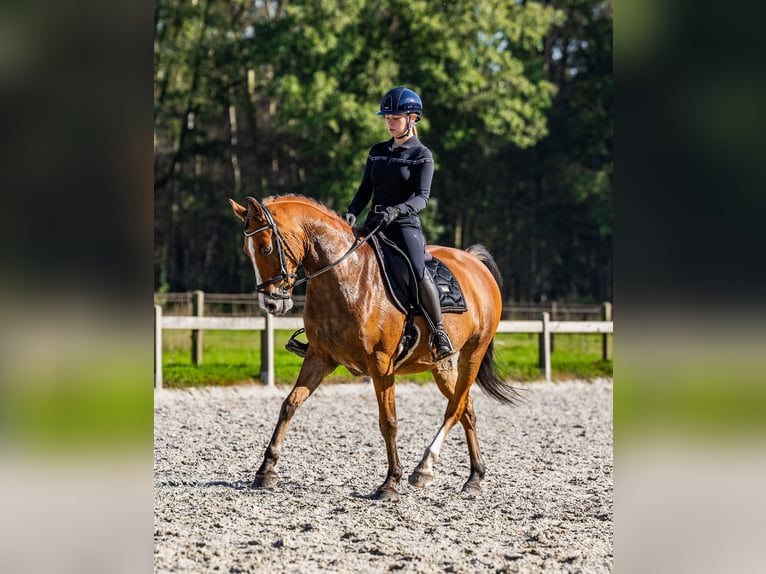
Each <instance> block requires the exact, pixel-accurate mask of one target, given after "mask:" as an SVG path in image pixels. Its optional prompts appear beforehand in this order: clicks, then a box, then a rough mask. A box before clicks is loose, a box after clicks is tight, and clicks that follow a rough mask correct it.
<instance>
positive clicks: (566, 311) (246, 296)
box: [154, 291, 605, 321]
mask: <svg viewBox="0 0 766 574" xmlns="http://www.w3.org/2000/svg"><path fill="white" fill-rule="evenodd" d="M200 294H202V297H203V301H204V303H203V306H204V311H205V312H206V313H205V314H211V315H253V314H256V313H259V312H260V309H259V308H258V299H257V297H256V296H255V294H253V293H206V292H204V293H203V292H202V291H186V292H180V293H155V294H154V304H155V305H161V306H162V308H163V311H164V312H165V313H166V314H172V315H193V314H194V311H195V310H194V306H195V300H196V299H197V298H198V297H199V296H200ZM305 299H306V298H305V296H303V295H294V296H293V302H294V303H295V306H294V307H293V311H292V312H291V316H297V317H300V316H301V314H302V311H303V304H304V302H305ZM604 305H605V304H604V303H601V304H582V303H567V302H563V303H562V302H558V301H551V302H547V303H513V304H506V305H504V306H503V316H502V318H503V319H505V320H525V319H537V318H539V317H540V314H541V313H545V312H548V313H550V314H551V319H552V320H556V319H559V320H566V321H572V320H574V321H577V320H591V319H594V320H595V319H600V318H603V308H604Z"/></svg>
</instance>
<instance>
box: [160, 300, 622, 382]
mask: <svg viewBox="0 0 766 574" xmlns="http://www.w3.org/2000/svg"><path fill="white" fill-rule="evenodd" d="M610 307H611V306H610ZM609 310H611V309H610V308H609ZM607 315H609V318H611V316H610V315H611V314H610V313H607ZM302 327H303V318H302V317H274V316H273V315H265V316H261V317H221V316H217V317H204V316H188V315H187V316H178V315H168V316H164V315H163V313H162V307H161V306H160V305H155V306H154V338H155V346H154V386H155V387H157V388H161V387H162V331H163V330H164V329H183V330H191V331H192V332H193V333H198V335H197V337H192V355H193V357H194V360H195V363H196V364H201V360H202V357H201V331H203V330H205V329H217V330H218V329H220V330H236V331H261V369H260V378H261V380H262V381H263V382H265V383H266V384H267V385H273V384H274V331H275V330H295V329H300V328H302ZM497 332H498V333H531V334H535V333H536V334H538V335H539V337H540V338H539V355H540V370H541V371H542V373H543V374H544V376H545V380H546V381H550V380H551V353H552V351H553V347H552V344H551V343H552V335H553V334H555V333H568V334H571V333H597V334H602V335H603V346H602V354H603V357H604V359H610V358H611V357H612V346H611V339H612V337H611V336H612V335H613V333H614V322H613V321H611V320H603V321H551V320H550V313H548V312H544V313H542V317H541V319H540V320H536V321H508V320H503V321H500V324H499V326H498V329H497Z"/></svg>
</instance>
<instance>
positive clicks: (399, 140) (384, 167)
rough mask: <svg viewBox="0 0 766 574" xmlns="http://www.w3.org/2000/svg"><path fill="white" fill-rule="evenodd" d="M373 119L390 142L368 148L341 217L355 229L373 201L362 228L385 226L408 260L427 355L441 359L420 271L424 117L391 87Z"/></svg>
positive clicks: (434, 315)
mask: <svg viewBox="0 0 766 574" xmlns="http://www.w3.org/2000/svg"><path fill="white" fill-rule="evenodd" d="M377 114H378V115H382V116H383V117H384V118H385V120H386V127H387V128H388V132H389V133H390V134H391V136H392V137H391V139H390V140H388V141H384V142H380V143H377V144H375V145H374V146H372V148H371V149H370V153H369V155H368V156H367V164H366V166H365V168H364V175H363V176H362V182H361V184H360V185H359V189H358V190H357V192H356V195H355V196H354V199H353V200H352V201H351V204H350V205H349V206H348V210H347V212H346V214H345V215H344V216H343V219H345V220H346V222H347V223H348V224H349V225H352V226H353V225H354V223H355V222H356V216H357V215H359V213H361V211H362V210H363V209H364V208H365V206H366V205H367V204H368V203H369V201H370V199H372V209H370V212H369V214H368V216H367V220H366V221H365V224H364V225H363V227H364V228H374V227H376V226H377V225H378V223H381V224H382V227H385V228H386V237H387V238H389V239H390V240H391V241H393V242H394V243H395V244H396V245H397V246H398V247H399V248H400V249H401V250H402V251H403V252H404V253H405V254H406V255H407V256H408V257H409V260H410V262H411V264H412V268H413V270H414V271H415V275H416V278H417V281H418V292H419V295H420V303H421V305H422V307H423V311H424V313H426V315H427V317H426V318H427V319H428V323H429V325H430V326H431V330H432V333H431V339H430V344H431V352H432V354H433V356H434V360H436V361H440V360H442V359H444V358H446V357H448V356H449V355H451V354H453V353H454V352H455V350H454V348H453V347H452V342H451V341H450V338H449V335H447V332H446V331H445V330H444V323H443V322H442V313H441V306H440V304H439V294H438V292H437V290H436V286H435V285H434V283H433V280H432V279H431V276H430V274H428V273H426V272H425V246H426V242H425V238H424V237H423V232H422V230H421V227H420V218H419V217H418V213H420V212H421V211H422V210H423V209H424V208H425V207H426V204H427V203H428V198H429V196H430V195H431V180H432V179H433V175H434V163H433V156H432V155H431V150H429V149H428V148H427V147H426V146H424V145H423V144H422V143H420V140H419V139H418V135H417V129H416V127H415V124H416V123H417V122H418V121H420V117H421V115H422V114H423V102H422V101H421V99H420V96H418V95H417V94H416V93H415V92H413V91H412V90H410V89H407V88H404V87H398V88H393V89H392V90H389V92H388V93H386V95H385V96H384V97H383V101H382V102H381V104H380V111H378V112H377Z"/></svg>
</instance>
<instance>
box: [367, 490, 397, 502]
mask: <svg viewBox="0 0 766 574" xmlns="http://www.w3.org/2000/svg"><path fill="white" fill-rule="evenodd" d="M372 499H373V500H383V501H390V502H398V501H399V493H398V492H397V491H396V490H395V489H393V488H383V487H381V488H379V489H378V490H376V491H375V494H373V495H372Z"/></svg>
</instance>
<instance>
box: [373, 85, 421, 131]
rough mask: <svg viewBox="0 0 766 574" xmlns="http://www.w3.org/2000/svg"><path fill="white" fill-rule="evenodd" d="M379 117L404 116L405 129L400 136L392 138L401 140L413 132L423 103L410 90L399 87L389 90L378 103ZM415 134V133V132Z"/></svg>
mask: <svg viewBox="0 0 766 574" xmlns="http://www.w3.org/2000/svg"><path fill="white" fill-rule="evenodd" d="M377 114H378V115H379V116H404V117H406V120H407V129H406V131H405V132H403V133H402V134H401V135H396V134H394V137H396V138H397V139H398V138H400V137H401V138H403V137H406V136H409V135H410V132H412V131H414V130H415V124H416V123H418V122H419V121H420V117H421V116H422V115H423V101H422V100H421V99H420V96H419V95H417V94H416V93H415V92H413V91H412V90H410V89H408V88H405V87H402V86H399V87H398V88H393V89H391V90H389V91H388V92H387V93H386V95H385V96H383V100H382V101H381V102H380V111H378V112H377ZM415 133H417V132H415Z"/></svg>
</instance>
